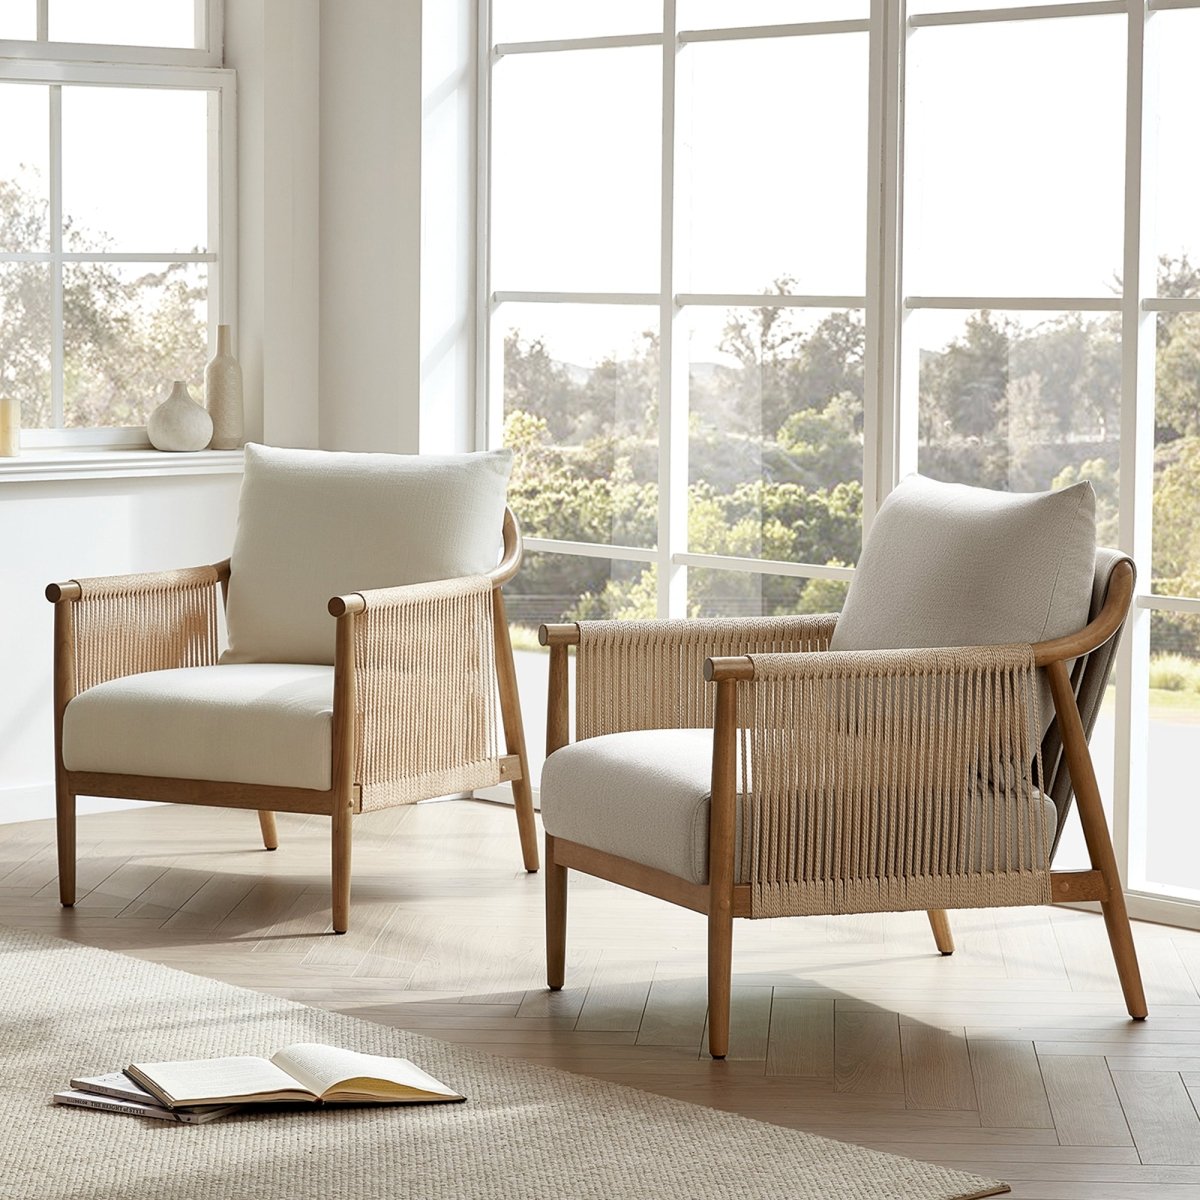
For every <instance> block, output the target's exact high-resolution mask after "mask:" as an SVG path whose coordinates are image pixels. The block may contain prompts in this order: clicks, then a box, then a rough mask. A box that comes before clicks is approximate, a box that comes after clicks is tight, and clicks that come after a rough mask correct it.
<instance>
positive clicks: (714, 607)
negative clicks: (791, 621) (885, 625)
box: [687, 567, 849, 617]
mask: <svg viewBox="0 0 1200 1200" xmlns="http://www.w3.org/2000/svg"><path fill="white" fill-rule="evenodd" d="M847 587H849V584H848V583H842V582H840V581H838V580H835V579H797V578H794V577H792V576H788V575H752V574H750V573H749V572H748V571H720V570H714V569H712V568H709V567H688V575H687V590H688V616H689V617H778V616H795V615H796V614H799V613H831V612H841V610H842V605H843V604H844V603H845V602H846V589H847Z"/></svg>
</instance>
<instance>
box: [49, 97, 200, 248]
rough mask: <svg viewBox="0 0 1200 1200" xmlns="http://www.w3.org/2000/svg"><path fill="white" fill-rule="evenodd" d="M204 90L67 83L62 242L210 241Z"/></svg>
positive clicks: (169, 244)
mask: <svg viewBox="0 0 1200 1200" xmlns="http://www.w3.org/2000/svg"><path fill="white" fill-rule="evenodd" d="M208 101H209V93H208V92H199V91H195V92H194V91H184V90H182V89H167V88H118V87H112V88H109V87H64V88H63V97H62V110H63V118H62V124H63V137H62V141H63V218H64V225H65V228H64V235H63V248H64V249H65V250H67V251H84V252H86V251H97V250H103V251H127V252H136V251H181V252H184V253H194V252H196V251H203V250H205V249H207V246H208V186H209V178H208Z"/></svg>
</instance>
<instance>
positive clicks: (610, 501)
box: [493, 304, 658, 547]
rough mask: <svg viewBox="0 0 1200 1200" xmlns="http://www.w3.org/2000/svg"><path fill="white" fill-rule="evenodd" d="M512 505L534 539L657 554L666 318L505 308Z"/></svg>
mask: <svg viewBox="0 0 1200 1200" xmlns="http://www.w3.org/2000/svg"><path fill="white" fill-rule="evenodd" d="M493 330H494V336H495V337H497V338H502V339H503V342H504V434H505V439H504V440H505V444H506V445H508V446H511V447H512V449H513V451H514V454H515V461H514V464H513V478H512V482H511V484H510V485H509V500H510V503H511V504H512V506H513V511H514V512H515V513H516V514H517V516H519V517H520V519H521V522H522V527H523V529H524V531H525V533H526V534H528V535H529V536H530V537H548V538H562V539H564V540H567V541H581V542H599V543H616V544H618V545H625V546H647V547H650V546H653V545H654V543H655V539H656V530H657V511H658V310H657V309H652V308H641V307H626V306H616V305H588V306H586V307H585V306H583V305H576V304H562V305H558V304H554V305H551V304H540V305H535V304H506V305H503V306H502V307H501V309H500V310H499V312H498V314H497V318H496V323H495V325H494V327H493Z"/></svg>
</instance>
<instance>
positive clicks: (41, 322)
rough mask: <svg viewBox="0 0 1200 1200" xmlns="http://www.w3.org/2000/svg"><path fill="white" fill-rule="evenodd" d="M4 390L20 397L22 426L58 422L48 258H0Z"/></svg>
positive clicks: (0, 355) (0, 357) (37, 426)
mask: <svg viewBox="0 0 1200 1200" xmlns="http://www.w3.org/2000/svg"><path fill="white" fill-rule="evenodd" d="M0 394H2V395H5V396H15V397H16V398H17V399H18V400H20V402H21V426H22V428H24V429H42V428H45V427H46V426H48V425H51V424H53V414H52V412H51V408H50V268H49V266H48V265H47V264H46V263H0Z"/></svg>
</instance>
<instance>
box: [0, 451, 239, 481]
mask: <svg viewBox="0 0 1200 1200" xmlns="http://www.w3.org/2000/svg"><path fill="white" fill-rule="evenodd" d="M242 465H243V454H242V451H241V450H196V451H192V452H187V453H171V452H168V451H163V450H151V449H148V448H142V447H115V446H92V447H82V446H81V447H79V448H78V449H75V448H62V447H59V448H57V449H53V450H50V449H47V450H23V451H22V452H21V454H20V456H19V457H17V458H0V483H41V482H52V481H55V480H64V479H142V478H152V477H154V476H156V475H240V474H241V473H242Z"/></svg>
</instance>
